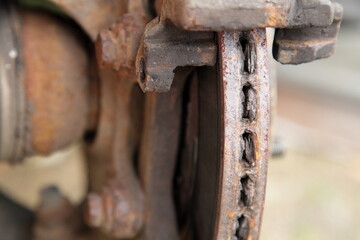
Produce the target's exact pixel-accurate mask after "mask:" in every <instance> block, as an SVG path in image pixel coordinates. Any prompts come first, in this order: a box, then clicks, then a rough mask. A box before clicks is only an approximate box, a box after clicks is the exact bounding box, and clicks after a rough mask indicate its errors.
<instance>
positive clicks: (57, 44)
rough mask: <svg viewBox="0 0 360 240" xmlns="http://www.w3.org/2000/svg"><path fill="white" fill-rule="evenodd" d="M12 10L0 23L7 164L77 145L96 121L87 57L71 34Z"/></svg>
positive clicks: (44, 18)
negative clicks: (0, 25) (1, 31)
mask: <svg viewBox="0 0 360 240" xmlns="http://www.w3.org/2000/svg"><path fill="white" fill-rule="evenodd" d="M6 9H7V8H2V11H6ZM17 11H18V9H16V10H15V9H13V13H12V15H7V14H2V17H3V19H2V21H1V22H2V24H5V25H6V26H7V27H4V28H2V29H3V33H2V34H1V35H2V38H4V41H3V42H5V43H6V44H13V46H6V45H3V47H2V49H3V50H4V51H3V52H2V57H1V58H2V60H1V61H5V62H4V64H2V69H1V74H2V76H1V81H2V84H3V86H2V88H1V90H2V98H3V99H2V103H3V106H2V110H4V111H5V113H6V112H8V113H9V114H4V115H2V118H3V119H2V121H1V122H2V126H1V134H2V138H4V137H5V138H6V139H3V140H2V142H4V143H7V144H9V143H10V144H11V145H10V146H5V145H4V146H3V147H2V148H3V150H2V151H1V158H2V159H3V160H8V161H12V162H16V161H20V160H21V159H22V158H24V157H26V156H30V155H35V154H40V155H47V154H50V153H52V152H54V151H56V150H59V149H62V148H64V147H66V146H68V145H69V144H71V143H73V142H75V141H79V140H80V139H81V138H82V136H83V134H84V132H85V131H87V130H89V128H91V127H93V125H94V123H93V122H94V121H93V119H94V117H96V116H95V115H96V114H94V111H96V107H95V108H93V107H92V106H91V102H93V101H89V99H90V98H92V99H96V96H95V95H92V94H93V92H92V91H91V86H92V81H90V77H89V60H88V55H87V53H86V51H85V49H84V48H83V47H82V45H83V41H82V40H81V38H80V36H79V35H78V34H76V30H75V29H73V28H72V26H71V25H67V24H65V23H63V22H61V21H60V20H59V19H57V18H56V17H54V16H51V15H48V14H45V13H41V12H35V11H30V10H21V14H20V13H19V14H16V12H17ZM14 12H15V13H14ZM9 16H11V18H8V19H7V20H6V18H7V17H9ZM9 21H12V22H13V25H12V24H10V22H9ZM39 25H41V26H42V27H41V28H39V27H38V26H39ZM11 26H12V27H13V29H12V30H10V31H8V32H7V33H6V32H5V31H6V30H9V27H11ZM49 49H51V51H49ZM7 58H8V59H7ZM14 71H15V72H14ZM10 73H13V74H12V75H11V76H10V75H9V74H10ZM94 102H96V100H95V101H94ZM5 118H6V119H5ZM90 125H92V126H90ZM11 131H12V133H11Z"/></svg>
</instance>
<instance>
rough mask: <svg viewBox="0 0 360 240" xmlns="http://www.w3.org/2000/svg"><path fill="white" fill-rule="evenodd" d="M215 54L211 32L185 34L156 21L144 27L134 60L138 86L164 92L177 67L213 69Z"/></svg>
mask: <svg viewBox="0 0 360 240" xmlns="http://www.w3.org/2000/svg"><path fill="white" fill-rule="evenodd" d="M216 51H217V48H216V44H215V42H214V35H213V33H212V32H188V31H184V30H181V29H178V28H176V27H175V26H174V25H173V24H172V23H170V22H169V21H162V20H161V19H160V18H159V17H158V18H155V19H154V20H152V21H151V22H150V23H149V24H148V25H147V26H146V29H145V32H144V35H143V38H142V40H141V44H140V47H139V51H138V55H137V58H136V71H137V76H138V82H139V84H140V87H141V88H142V90H143V91H145V92H147V91H155V92H167V91H169V90H170V87H171V84H172V81H173V79H174V70H175V69H176V68H177V67H185V66H204V65H205V66H206V65H210V66H213V65H215V63H216Z"/></svg>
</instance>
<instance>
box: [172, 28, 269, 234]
mask: <svg viewBox="0 0 360 240" xmlns="http://www.w3.org/2000/svg"><path fill="white" fill-rule="evenodd" d="M218 45H219V50H220V52H219V56H218V64H217V66H216V67H203V68H199V69H198V71H197V74H196V76H195V77H193V79H191V80H190V83H189V84H188V85H189V93H188V100H187V108H186V111H187V120H186V124H185V126H186V130H185V132H186V133H185V135H184V145H185V147H183V151H182V161H183V162H182V167H180V170H179V171H180V173H179V176H178V178H177V183H178V186H177V188H176V189H178V190H179V191H180V193H179V194H178V203H179V209H180V214H179V215H180V224H182V227H183V236H184V237H183V239H190V238H189V236H192V238H193V239H200V240H205V239H206V240H208V239H214V240H215V239H216V240H228V239H231V240H243V239H258V236H259V228H260V225H261V215H262V210H263V204H264V195H265V184H266V172H267V160H268V157H269V151H268V145H269V125H270V87H269V74H268V61H269V59H268V52H267V44H266V33H265V29H257V30H252V31H247V32H221V33H219V34H218Z"/></svg>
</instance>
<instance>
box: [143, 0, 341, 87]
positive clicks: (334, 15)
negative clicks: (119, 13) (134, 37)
mask: <svg viewBox="0 0 360 240" xmlns="http://www.w3.org/2000/svg"><path fill="white" fill-rule="evenodd" d="M160 6H161V7H160ZM156 7H157V9H158V11H160V15H161V17H158V18H156V19H154V20H153V21H152V22H151V23H149V24H148V25H147V26H146V29H145V33H144V36H143V38H142V40H141V44H140V48H139V52H138V56H137V60H136V68H137V70H136V71H137V75H138V82H139V84H140V86H141V88H142V89H143V91H156V92H164V91H169V89H170V87H171V83H172V80H173V77H174V74H173V70H174V69H175V68H176V67H178V66H203V65H208V66H211V65H214V63H215V59H216V52H217V51H216V46H214V40H213V39H212V36H211V32H204V31H223V30H249V29H256V28H265V27H274V28H282V29H283V30H278V31H277V34H276V40H275V46H274V57H275V59H276V60H278V61H280V62H281V63H285V64H299V63H305V62H311V61H314V60H316V59H320V58H325V57H329V56H330V55H331V54H332V53H333V52H334V49H335V43H336V38H337V34H338V29H339V26H340V21H341V18H342V12H343V9H342V7H341V6H340V5H339V4H337V3H332V2H331V1H330V0H307V1H305V0H279V1H276V2H269V1H263V0H256V1H248V0H233V1H219V0H214V1H211V2H208V1H201V0H182V1H178V0H162V1H160V0H159V1H157V2H156ZM160 9H161V10H160ZM181 29H183V30H181ZM184 30H190V31H184ZM211 54H213V55H211Z"/></svg>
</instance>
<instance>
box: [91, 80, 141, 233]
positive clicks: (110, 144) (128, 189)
mask: <svg viewBox="0 0 360 240" xmlns="http://www.w3.org/2000/svg"><path fill="white" fill-rule="evenodd" d="M101 84H102V87H103V94H102V99H103V101H102V111H101V113H100V126H99V127H100V128H99V131H98V135H97V137H96V138H95V142H94V145H93V146H92V147H91V149H89V150H90V152H91V155H92V165H93V164H96V165H100V167H101V169H102V171H101V170H100V169H92V171H91V173H92V174H94V175H93V176H94V177H95V176H98V177H100V179H102V181H101V182H99V183H97V182H93V183H92V184H93V186H92V188H93V192H94V193H92V194H90V195H89V198H88V202H87V213H86V216H87V222H88V223H89V225H90V226H92V227H99V228H101V229H102V230H103V231H104V232H105V233H107V234H108V235H110V236H112V237H116V238H134V237H135V236H136V235H138V233H139V231H140V230H141V228H142V225H143V211H144V209H143V193H142V190H141V188H140V184H139V180H138V179H137V176H136V175H135V169H134V161H135V158H134V157H135V156H136V149H137V148H138V144H139V136H140V133H141V127H140V115H139V114H140V113H141V109H142V108H141V99H142V97H141V95H140V94H139V93H140V89H139V88H138V86H136V85H134V84H133V83H131V82H128V81H126V79H124V80H120V81H119V80H118V79H116V78H115V77H114V76H113V75H112V74H104V75H102V77H101ZM107 103H108V104H107ZM134 104H135V106H137V108H134ZM93 167H96V166H94V165H93V166H92V168H93ZM99 174H100V175H99Z"/></svg>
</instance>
